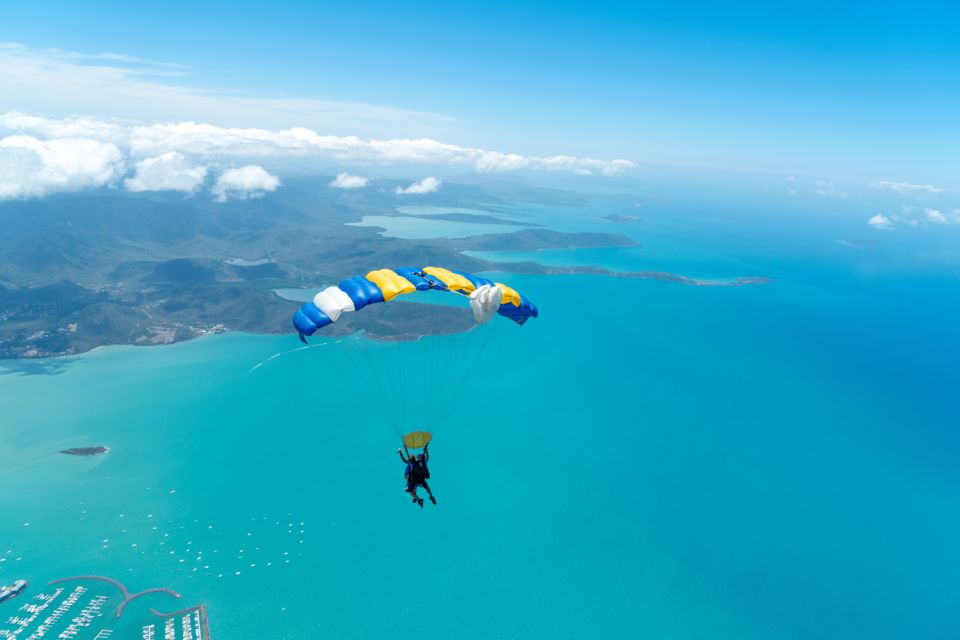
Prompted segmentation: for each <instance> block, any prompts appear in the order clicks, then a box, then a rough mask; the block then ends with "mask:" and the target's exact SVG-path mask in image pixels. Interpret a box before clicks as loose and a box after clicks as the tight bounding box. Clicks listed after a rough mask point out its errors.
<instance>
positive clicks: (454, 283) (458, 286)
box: [423, 267, 476, 293]
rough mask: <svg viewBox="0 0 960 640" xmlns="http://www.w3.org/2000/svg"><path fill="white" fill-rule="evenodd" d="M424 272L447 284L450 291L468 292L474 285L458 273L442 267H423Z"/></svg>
mask: <svg viewBox="0 0 960 640" xmlns="http://www.w3.org/2000/svg"><path fill="white" fill-rule="evenodd" d="M423 271H424V273H429V274H430V275H432V276H433V277H434V278H436V279H438V280H439V281H440V282H442V283H443V284H445V285H447V288H448V289H451V290H452V291H466V292H467V293H470V292H471V291H473V290H474V289H476V287H474V286H473V283H472V282H470V281H469V280H467V279H466V278H464V277H463V276H462V275H460V274H459V273H454V272H453V271H450V270H448V269H444V268H443V267H424V269H423Z"/></svg>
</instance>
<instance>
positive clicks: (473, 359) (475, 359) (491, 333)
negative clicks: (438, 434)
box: [438, 326, 499, 420]
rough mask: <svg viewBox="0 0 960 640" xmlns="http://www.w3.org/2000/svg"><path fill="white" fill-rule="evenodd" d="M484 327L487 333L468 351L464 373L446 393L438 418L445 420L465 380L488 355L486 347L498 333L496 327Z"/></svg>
mask: <svg viewBox="0 0 960 640" xmlns="http://www.w3.org/2000/svg"><path fill="white" fill-rule="evenodd" d="M481 328H485V329H486V333H487V335H486V336H485V337H484V338H482V339H478V340H476V343H477V347H476V348H475V349H474V350H473V352H472V353H468V357H467V367H466V369H464V374H463V375H462V376H461V377H460V380H459V381H457V383H456V386H455V387H454V388H453V390H452V392H451V393H450V394H449V395H448V398H447V399H446V403H445V404H444V405H442V406H441V407H440V410H439V415H438V420H445V419H446V418H447V416H448V415H449V413H450V410H451V409H452V408H453V407H454V406H456V403H457V399H458V398H459V397H460V393H461V392H462V391H463V388H464V386H465V385H466V383H467V380H468V379H469V378H470V377H471V374H472V373H473V372H475V371H476V369H477V367H478V365H479V364H480V362H481V360H482V359H483V356H484V355H489V354H488V353H487V348H488V347H489V345H490V342H491V341H492V340H493V338H494V337H495V336H496V335H497V334H498V331H497V329H498V328H499V326H497V327H491V326H486V327H481Z"/></svg>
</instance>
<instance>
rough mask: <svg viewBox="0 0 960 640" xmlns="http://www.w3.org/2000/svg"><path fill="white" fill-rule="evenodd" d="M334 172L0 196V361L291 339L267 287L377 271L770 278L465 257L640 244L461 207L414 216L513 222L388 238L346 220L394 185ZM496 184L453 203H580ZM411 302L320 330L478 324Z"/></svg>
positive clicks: (369, 208) (416, 330) (291, 306)
mask: <svg viewBox="0 0 960 640" xmlns="http://www.w3.org/2000/svg"><path fill="white" fill-rule="evenodd" d="M328 182H329V179H324V178H290V179H289V180H288V181H287V183H286V188H284V189H282V190H279V191H277V192H276V193H274V194H270V195H269V196H268V197H264V198H259V199H250V200H236V201H230V202H227V203H217V202H213V201H211V200H209V199H204V198H199V197H197V198H183V197H182V196H180V195H171V194H166V193H162V192H157V193H140V194H131V193H123V192H116V191H112V190H100V191H90V192H84V193H77V194H70V195H62V196H54V197H49V198H44V199H41V200H8V201H4V202H0V359H13V358H45V357H51V356H63V355H74V354H79V353H83V352H86V351H89V350H91V349H94V348H96V347H100V346H104V345H111V344H130V345H152V344H170V343H174V342H180V341H184V340H190V339H192V338H195V337H197V336H202V335H206V334H211V333H220V332H224V331H246V332H251V333H274V334H282V333H291V334H292V332H293V330H292V327H291V324H290V317H291V315H292V314H293V312H294V311H295V309H296V304H295V303H292V302H290V301H288V300H284V299H282V298H281V297H280V296H278V295H277V294H276V293H274V289H290V288H298V289H310V288H316V287H320V286H326V285H329V284H335V283H337V282H339V281H340V280H341V279H343V278H345V277H349V276H352V275H355V274H364V273H367V272H368V271H370V270H371V269H375V268H382V267H395V266H402V265H442V266H445V267H448V268H452V269H459V270H462V271H467V272H473V273H477V272H484V271H507V272H513V273H528V274H543V275H554V274H558V275H559V274H571V273H580V274H592V275H601V276H609V277H617V278H650V279H657V280H665V281H670V282H677V283H681V284H688V285H696V286H740V285H746V284H763V283H765V282H767V281H766V280H765V279H763V278H738V279H736V280H733V281H729V282H706V281H697V280H694V279H691V278H687V277H685V276H680V275H676V274H670V273H663V272H643V273H619V272H613V271H610V270H607V269H603V268H601V267H591V266H581V267H551V266H547V265H542V264H539V263H536V262H519V263H499V262H492V261H489V260H485V259H482V258H478V257H472V256H470V255H467V254H465V253H464V252H471V251H517V252H533V251H539V250H544V249H580V248H596V247H626V246H636V245H637V242H636V241H635V240H633V239H632V238H629V237H626V236H623V235H619V234H612V233H566V232H560V231H553V230H550V229H545V228H543V227H538V226H535V225H533V224H530V223H524V222H521V221H516V220H507V219H505V218H499V217H496V216H491V215H485V214H466V213H461V212H451V213H446V214H427V215H424V216H419V217H430V218H434V219H446V220H451V221H453V220H456V221H467V220H469V221H470V222H474V223H478V225H477V226H478V227H482V225H485V224H503V223H509V224H514V225H518V229H517V230H516V231H513V232H508V233H487V234H481V235H475V236H470V237H466V238H434V239H404V238H392V237H385V236H382V235H381V234H380V230H379V228H377V227H366V226H356V225H351V224H348V223H355V222H356V221H358V220H360V219H362V217H363V216H370V215H383V213H384V211H392V210H393V209H394V207H395V206H396V197H395V196H394V195H393V194H392V193H390V192H386V193H384V192H378V191H375V190H369V191H367V192H364V193H351V194H347V195H339V194H333V195H331V192H330V189H329V188H328V186H327V183H328ZM498 194H499V195H493V194H491V192H490V191H487V190H484V188H483V187H482V186H469V185H462V186H461V187H460V189H459V192H458V194H457V195H450V196H448V197H450V199H451V202H450V206H451V207H475V206H476V203H477V202H485V203H488V204H489V206H490V207H491V210H493V211H495V210H496V209H497V207H498V206H499V205H504V206H506V205H508V204H511V203H515V202H518V201H536V202H538V203H554V204H558V205H565V206H569V205H570V204H571V201H570V199H571V198H573V197H574V196H572V195H571V194H570V193H569V192H565V191H560V190H549V189H538V190H536V191H530V190H528V189H527V188H526V187H524V188H522V189H520V188H518V190H514V191H511V189H510V188H508V187H506V186H504V187H502V188H500V190H499V191H498ZM498 198H499V199H498ZM576 204H582V205H584V206H586V203H585V202H579V201H578V202H577V203H576ZM628 218H630V216H618V217H617V220H623V221H626V220H627V219H628ZM401 304H402V303H401ZM377 307H379V305H377ZM415 307H416V308H414V309H413V310H412V311H410V312H407V313H404V314H391V313H386V312H383V313H381V312H379V310H378V309H377V308H376V307H371V308H370V309H369V310H367V311H365V312H364V313H362V314H356V315H352V316H351V317H349V318H345V319H344V320H343V321H342V322H338V323H337V324H336V325H334V326H331V327H329V328H328V329H327V330H325V332H324V333H325V335H346V334H349V333H353V332H357V331H362V332H363V335H364V336H366V337H368V338H371V339H374V340H382V341H392V340H413V339H417V338H418V337H420V336H423V335H432V334H442V333H449V332H463V331H469V330H470V329H471V328H472V326H473V325H472V324H471V323H470V320H469V313H463V312H462V310H460V309H456V308H452V307H448V306H436V305H415ZM401 318H402V319H401ZM73 455H91V454H73ZM93 455H96V454H93Z"/></svg>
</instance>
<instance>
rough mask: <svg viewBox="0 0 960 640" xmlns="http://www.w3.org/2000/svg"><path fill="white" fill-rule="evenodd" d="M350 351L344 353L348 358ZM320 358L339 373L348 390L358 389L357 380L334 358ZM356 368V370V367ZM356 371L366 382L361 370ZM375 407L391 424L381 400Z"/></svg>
mask: <svg viewBox="0 0 960 640" xmlns="http://www.w3.org/2000/svg"><path fill="white" fill-rule="evenodd" d="M342 342H346V340H337V341H336V343H335V344H339V343H342ZM348 349H349V346H348V348H347V349H344V352H347V357H348V358H349V357H350V356H349V352H348ZM320 357H321V358H322V359H323V361H324V362H325V363H326V364H327V366H328V367H330V368H331V369H333V370H334V371H335V372H336V373H337V375H339V376H340V378H341V379H342V380H343V381H344V382H345V383H346V385H347V388H348V390H349V389H351V388H356V386H357V380H351V379H350V376H348V375H347V374H345V373H344V372H343V369H342V368H341V367H340V366H339V365H337V363H336V362H335V361H334V360H333V358H332V357H329V358H328V357H326V356H325V355H323V354H320ZM354 368H355V369H356V367H354ZM356 371H357V375H358V376H360V381H361V382H365V381H364V380H363V374H362V373H360V371H359V369H356ZM375 405H376V407H377V411H379V412H380V415H381V417H382V418H383V420H384V422H390V416H389V415H388V414H387V410H386V407H385V406H384V404H383V403H382V402H380V401H379V398H378V402H376V403H375Z"/></svg>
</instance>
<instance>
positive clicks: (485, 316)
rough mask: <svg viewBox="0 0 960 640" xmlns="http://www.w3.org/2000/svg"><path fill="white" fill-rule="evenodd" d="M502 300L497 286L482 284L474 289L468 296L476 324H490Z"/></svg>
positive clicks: (501, 292)
mask: <svg viewBox="0 0 960 640" xmlns="http://www.w3.org/2000/svg"><path fill="white" fill-rule="evenodd" d="M502 298H503V291H502V290H501V289H500V287H498V286H490V285H489V284H483V285H480V286H479V287H477V288H476V289H474V290H473V292H472V293H471V294H470V308H471V309H472V310H473V319H474V320H476V321H477V323H478V324H485V323H487V322H490V320H492V319H493V317H494V316H495V315H497V310H498V309H499V308H500V301H501V300H502Z"/></svg>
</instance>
